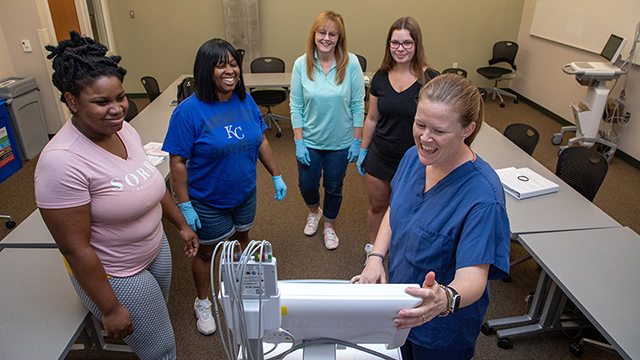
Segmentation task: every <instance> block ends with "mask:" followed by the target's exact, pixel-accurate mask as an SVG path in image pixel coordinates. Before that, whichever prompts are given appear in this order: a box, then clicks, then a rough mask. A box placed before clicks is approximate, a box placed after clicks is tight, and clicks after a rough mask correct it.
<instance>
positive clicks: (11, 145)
mask: <svg viewBox="0 0 640 360" xmlns="http://www.w3.org/2000/svg"><path fill="white" fill-rule="evenodd" d="M5 104H6V100H5V99H4V98H0V183H1V182H3V181H5V180H7V179H8V178H9V177H10V176H11V175H13V174H15V173H16V171H18V170H20V169H21V168H22V161H21V160H20V152H19V151H18V144H17V143H16V139H15V137H14V136H13V130H12V129H11V121H10V120H9V114H8V113H7V108H6V105H5Z"/></svg>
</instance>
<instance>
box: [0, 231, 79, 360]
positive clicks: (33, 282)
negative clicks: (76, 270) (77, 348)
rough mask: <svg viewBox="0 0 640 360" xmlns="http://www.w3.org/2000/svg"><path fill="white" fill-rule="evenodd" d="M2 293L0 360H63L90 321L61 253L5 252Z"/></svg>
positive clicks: (2, 256)
mask: <svg viewBox="0 0 640 360" xmlns="http://www.w3.org/2000/svg"><path fill="white" fill-rule="evenodd" d="M21 226H22V225H21ZM16 230H18V229H16ZM16 230H14V231H16ZM14 234H15V233H14V232H12V233H11V234H9V235H8V236H7V237H10V236H12V235H14ZM0 289H1V291H0V324H2V325H1V326H0V359H30V360H37V359H58V358H60V359H64V357H65V356H66V354H67V353H68V352H69V350H70V349H71V346H72V345H73V343H74V341H75V340H76V339H77V338H78V336H79V335H80V333H81V331H82V330H83V329H84V327H85V325H86V324H87V323H88V322H89V321H90V313H89V310H87V308H86V307H85V306H84V305H83V304H82V302H80V298H78V295H77V294H76V292H75V290H74V289H73V286H72V285H71V281H70V280H69V275H68V273H67V269H66V268H65V266H64V263H63V261H62V255H61V254H60V252H59V251H58V250H57V249H4V250H3V251H2V252H0Z"/></svg>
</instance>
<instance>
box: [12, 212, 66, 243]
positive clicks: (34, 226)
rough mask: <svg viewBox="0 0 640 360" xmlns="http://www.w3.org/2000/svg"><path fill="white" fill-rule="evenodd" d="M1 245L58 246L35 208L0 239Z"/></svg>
mask: <svg viewBox="0 0 640 360" xmlns="http://www.w3.org/2000/svg"><path fill="white" fill-rule="evenodd" d="M3 247H6V248H9V247H11V248H15V247H22V248H26V247H36V248H55V249H57V248H58V246H57V245H56V242H55V241H54V240H53V237H52V236H51V234H50V233H49V229H47V226H46V225H45V223H44V220H42V215H40V210H37V209H36V211H34V212H33V213H31V215H29V216H28V217H27V218H26V219H25V220H24V221H23V222H21V223H20V224H19V226H18V227H16V228H15V229H14V230H13V231H11V233H10V234H9V235H7V237H5V238H4V239H3V240H2V241H0V248H3Z"/></svg>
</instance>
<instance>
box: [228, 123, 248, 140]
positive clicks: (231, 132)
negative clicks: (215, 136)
mask: <svg viewBox="0 0 640 360" xmlns="http://www.w3.org/2000/svg"><path fill="white" fill-rule="evenodd" d="M232 127H233V125H227V126H225V127H224V128H225V130H227V136H228V137H227V139H231V135H233V136H234V137H235V138H236V139H244V134H243V133H242V128H241V127H240V126H237V127H236V128H235V129H233V130H231V128H232ZM238 130H240V135H242V136H239V135H238Z"/></svg>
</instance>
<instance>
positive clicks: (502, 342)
mask: <svg viewBox="0 0 640 360" xmlns="http://www.w3.org/2000/svg"><path fill="white" fill-rule="evenodd" d="M498 347H499V348H500V349H505V350H509V349H511V348H513V343H512V342H511V341H510V340H509V338H502V339H498Z"/></svg>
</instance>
